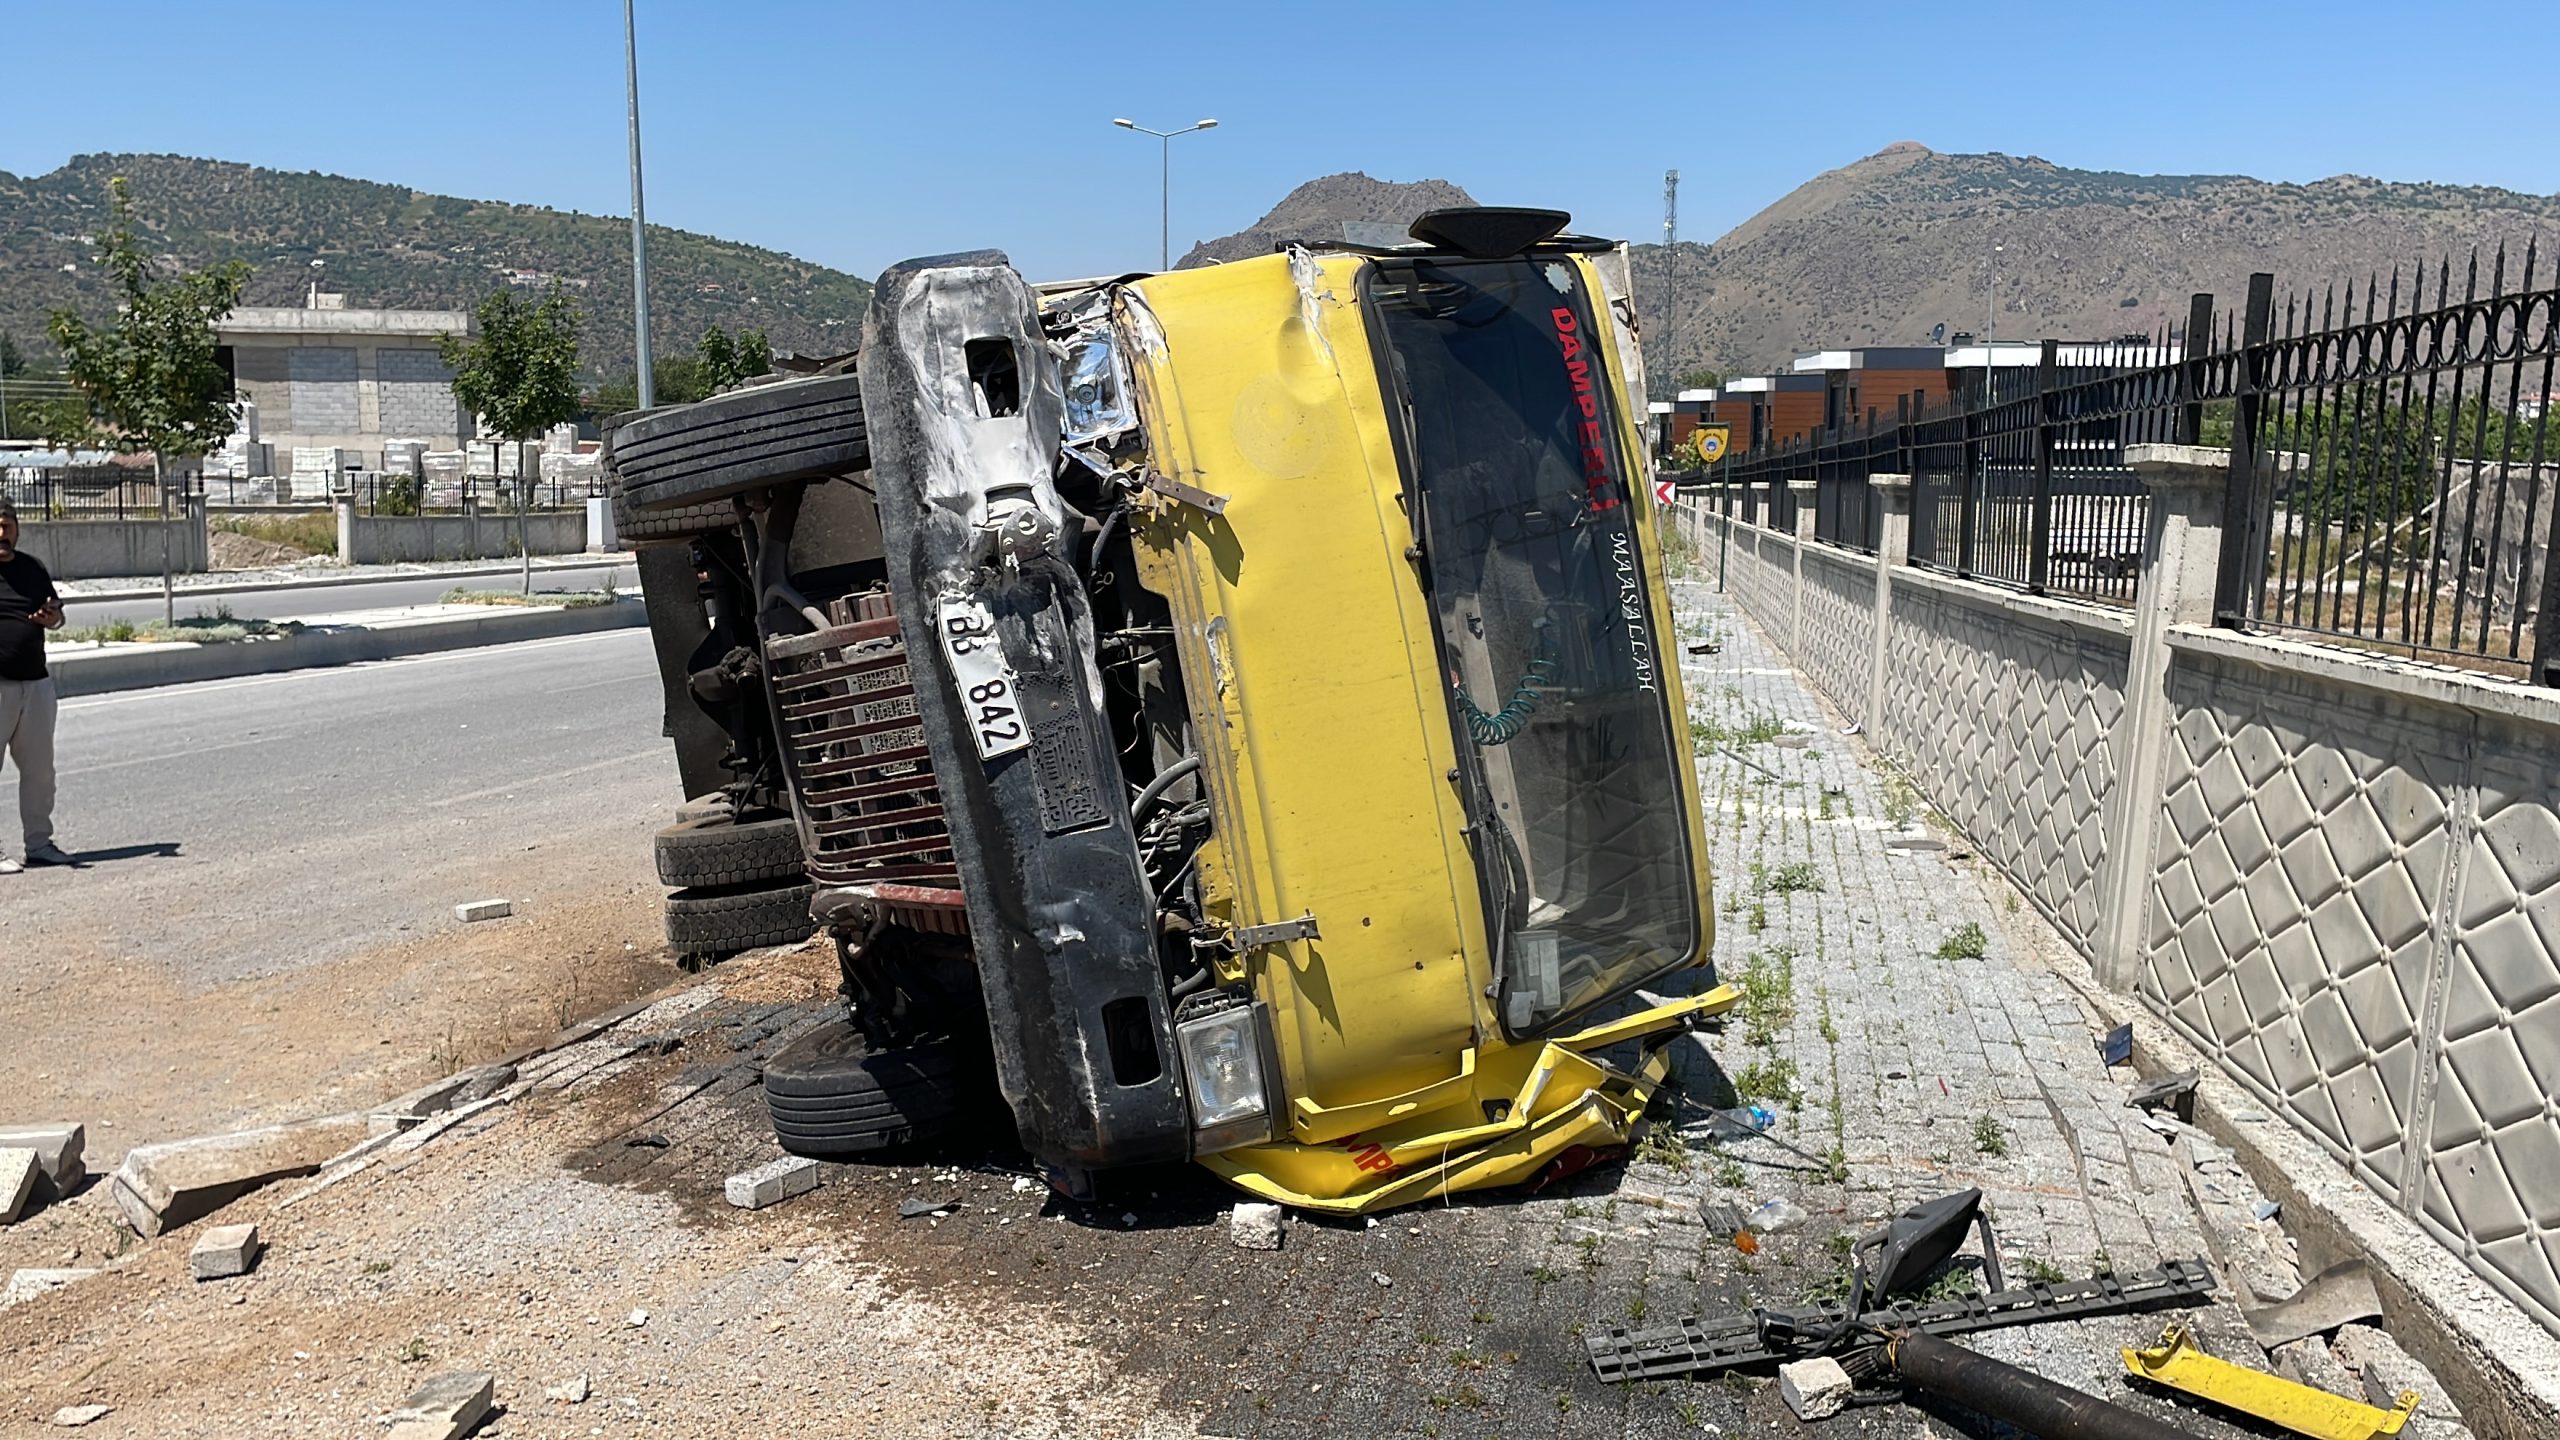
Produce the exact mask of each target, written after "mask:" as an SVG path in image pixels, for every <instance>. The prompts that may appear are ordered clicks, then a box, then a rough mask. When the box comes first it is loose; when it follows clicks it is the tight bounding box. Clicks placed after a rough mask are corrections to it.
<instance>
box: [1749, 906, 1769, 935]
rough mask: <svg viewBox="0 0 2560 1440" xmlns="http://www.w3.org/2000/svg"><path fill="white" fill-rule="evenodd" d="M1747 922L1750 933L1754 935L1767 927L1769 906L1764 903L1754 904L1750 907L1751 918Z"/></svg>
mask: <svg viewBox="0 0 2560 1440" xmlns="http://www.w3.org/2000/svg"><path fill="white" fill-rule="evenodd" d="M1749 923H1750V925H1751V933H1752V934H1754V935H1757V934H1759V933H1760V932H1761V931H1763V930H1766V929H1768V928H1769V907H1768V906H1766V905H1759V904H1754V905H1753V906H1752V907H1751V918H1750V922H1749Z"/></svg>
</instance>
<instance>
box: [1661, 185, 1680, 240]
mask: <svg viewBox="0 0 2560 1440" xmlns="http://www.w3.org/2000/svg"><path fill="white" fill-rule="evenodd" d="M1679 239H1680V172H1679V171H1677V170H1665V171H1663V172H1662V243H1663V244H1665V245H1672V244H1676V243H1678V242H1679Z"/></svg>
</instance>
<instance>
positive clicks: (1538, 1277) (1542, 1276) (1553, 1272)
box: [1529, 1265, 1564, 1290]
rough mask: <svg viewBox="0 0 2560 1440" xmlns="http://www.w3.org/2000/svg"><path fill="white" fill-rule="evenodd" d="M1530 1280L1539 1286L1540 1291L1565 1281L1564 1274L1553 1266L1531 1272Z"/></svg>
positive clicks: (1541, 1267)
mask: <svg viewBox="0 0 2560 1440" xmlns="http://www.w3.org/2000/svg"><path fill="white" fill-rule="evenodd" d="M1529 1278H1530V1280H1532V1281H1534V1282H1535V1283H1536V1284H1537V1286H1538V1288H1539V1289H1541V1290H1543V1289H1545V1288H1546V1287H1548V1286H1550V1285H1553V1284H1554V1283H1556V1282H1557V1281H1559V1280H1561V1279H1563V1278H1564V1272H1563V1271H1561V1270H1558V1269H1557V1268H1556V1267H1554V1266H1553V1265H1541V1266H1539V1267H1538V1268H1537V1269H1535V1270H1532V1271H1530V1272H1529Z"/></svg>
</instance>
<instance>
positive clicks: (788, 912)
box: [667, 883, 818, 966]
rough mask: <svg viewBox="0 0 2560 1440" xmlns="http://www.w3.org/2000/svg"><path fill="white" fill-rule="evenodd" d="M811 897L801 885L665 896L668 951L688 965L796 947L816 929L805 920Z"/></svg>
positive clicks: (810, 889) (714, 889) (701, 890)
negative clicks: (773, 947)
mask: <svg viewBox="0 0 2560 1440" xmlns="http://www.w3.org/2000/svg"><path fill="white" fill-rule="evenodd" d="M816 893H817V891H816V889H815V887H813V886H810V885H808V884H806V883H802V884H798V885H783V886H773V885H771V884H769V883H767V884H762V885H750V886H744V887H736V888H732V887H726V886H722V887H712V886H696V887H694V888H692V889H687V890H678V891H677V892H675V893H674V894H672V895H670V896H668V897H667V948H669V949H671V950H673V951H674V952H675V954H676V959H677V961H678V962H679V963H683V964H686V965H688V966H691V965H697V964H703V963H707V962H709V961H713V960H722V959H726V958H728V957H729V956H731V955H735V954H737V953H738V952H740V951H742V950H761V949H763V948H764V947H766V946H768V945H797V944H799V943H800V942H801V941H803V940H806V939H808V938H809V936H810V934H811V933H812V932H813V931H815V930H816V929H817V928H818V922H816V921H815V920H812V919H810V918H809V899H810V897H811V896H812V895H814V894H816Z"/></svg>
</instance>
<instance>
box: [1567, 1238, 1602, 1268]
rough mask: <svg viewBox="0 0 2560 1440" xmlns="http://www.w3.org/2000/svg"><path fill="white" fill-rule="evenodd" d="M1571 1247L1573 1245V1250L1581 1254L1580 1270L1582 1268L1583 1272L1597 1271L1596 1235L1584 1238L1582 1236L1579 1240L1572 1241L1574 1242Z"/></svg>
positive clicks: (1597, 1243)
mask: <svg viewBox="0 0 2560 1440" xmlns="http://www.w3.org/2000/svg"><path fill="white" fill-rule="evenodd" d="M1573 1245H1574V1248H1575V1249H1577V1250H1580V1251H1581V1252H1582V1268H1583V1269H1585V1270H1597V1269H1599V1268H1600V1237H1599V1236H1597V1235H1585V1236H1583V1237H1582V1238H1581V1239H1579V1240H1576V1241H1574V1242H1573Z"/></svg>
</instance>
